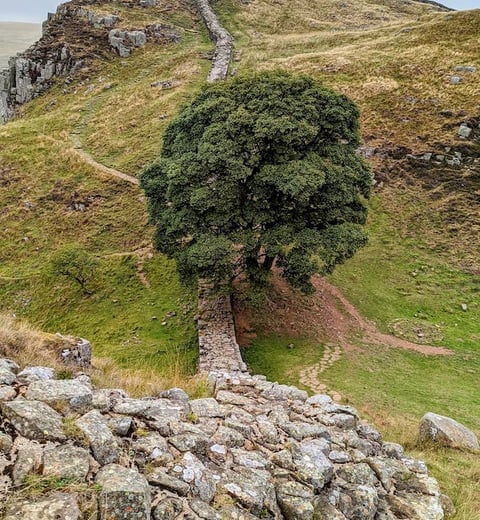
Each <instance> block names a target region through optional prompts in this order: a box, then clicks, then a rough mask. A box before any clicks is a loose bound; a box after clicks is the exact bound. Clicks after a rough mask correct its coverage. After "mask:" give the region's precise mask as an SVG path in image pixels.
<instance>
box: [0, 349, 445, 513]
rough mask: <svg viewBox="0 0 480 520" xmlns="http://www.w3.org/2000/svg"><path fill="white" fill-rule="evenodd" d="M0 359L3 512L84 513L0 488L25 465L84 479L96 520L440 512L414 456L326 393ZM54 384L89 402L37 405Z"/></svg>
mask: <svg viewBox="0 0 480 520" xmlns="http://www.w3.org/2000/svg"><path fill="white" fill-rule="evenodd" d="M234 359H236V357H235V358H234ZM0 367H3V368H4V369H6V370H10V371H11V373H12V374H13V376H14V381H12V383H11V384H9V385H6V386H8V388H10V389H11V391H12V393H13V399H11V400H10V401H7V402H3V403H2V404H1V420H0V425H1V426H0V473H1V475H0V477H1V480H0V483H1V484H2V488H0V495H1V496H2V500H4V501H5V502H8V504H9V507H8V511H7V512H6V516H5V518H6V519H8V520H13V519H16V518H28V519H31V520H36V519H39V520H40V519H42V520H49V519H56V520H57V519H61V520H76V519H77V518H81V515H82V514H83V515H86V512H85V511H83V510H82V508H83V507H85V506H84V504H83V502H81V501H79V500H78V499H77V496H76V495H75V493H74V491H75V487H73V488H71V487H69V488H68V493H58V492H56V493H55V492H52V493H50V494H48V493H47V494H45V495H43V496H42V497H40V498H36V499H35V500H34V501H32V500H25V498H24V497H22V498H19V497H17V498H16V495H11V494H10V491H9V490H10V489H11V486H12V485H13V484H15V486H16V489H17V490H18V489H21V488H22V486H26V484H24V479H25V477H26V476H27V475H29V474H32V473H33V474H36V475H38V477H46V478H47V477H48V478H55V479H63V481H65V482H66V483H67V484H68V485H69V486H83V487H81V488H79V489H81V490H85V487H86V488H87V490H88V491H89V493H91V494H93V495H97V501H96V504H97V505H96V508H97V514H98V518H100V519H102V520H107V519H108V520H110V519H116V520H121V519H124V520H127V519H128V520H131V519H133V518H138V519H145V520H148V519H150V518H153V519H154V520H155V519H157V520H158V519H169V518H173V519H174V518H178V517H179V515H180V513H181V512H183V513H182V514H184V518H190V519H192V520H195V519H197V520H198V519H212V520H216V519H218V520H221V519H222V518H237V519H239V518H244V519H251V520H254V519H255V518H258V519H260V518H262V519H267V520H268V519H269V520H274V519H275V520H277V519H278V520H281V519H286V520H314V519H316V518H323V519H327V520H334V519H338V520H345V519H352V520H354V519H358V520H360V519H361V520H364V519H371V520H378V519H387V520H395V519H404V518H409V519H412V520H413V519H416V520H441V519H442V518H443V511H442V501H441V494H440V491H439V489H438V485H437V483H436V481H435V480H434V479H433V478H431V477H429V476H428V474H427V472H426V468H425V465H424V464H423V463H421V462H420V461H416V460H414V459H411V458H409V457H408V456H405V455H404V453H403V450H402V448H401V446H398V445H395V444H392V443H383V442H382V441H381V438H380V435H379V434H378V432H376V431H375V430H374V429H373V428H372V427H370V426H368V425H366V424H364V423H363V422H362V421H361V419H360V418H359V417H358V415H357V413H356V411H355V410H354V409H353V408H351V407H349V406H342V405H338V404H335V403H333V402H332V401H331V399H330V398H329V397H328V396H326V395H317V396H312V397H308V395H307V394H306V392H303V391H301V390H298V389H297V388H295V387H291V386H287V385H279V384H277V383H272V382H269V381H266V379H265V377H263V376H251V375H249V374H248V373H246V372H238V371H237V372H230V371H224V370H217V371H214V372H210V373H209V374H208V384H209V387H210V389H211V392H212V397H208V398H203V399H195V400H189V399H188V397H187V396H186V394H185V393H184V392H182V391H180V390H179V389H172V390H171V391H165V392H163V393H162V396H163V397H160V398H158V397H150V398H143V399H132V398H129V397H127V395H126V394H125V392H122V391H121V390H107V389H102V390H96V389H94V388H93V389H92V391H91V392H90V393H88V392H87V391H86V390H85V389H87V390H88V389H89V388H90V387H91V384H89V381H88V380H87V379H88V378H87V376H82V382H81V383H79V382H78V381H76V380H73V381H71V382H69V381H63V380H62V381H57V380H55V379H48V380H40V381H33V382H29V381H25V380H22V381H21V382H20V380H18V379H17V374H16V372H17V373H18V372H19V370H18V369H19V367H17V366H15V365H14V364H12V363H11V362H9V361H8V360H0ZM33 372H35V371H33ZM21 373H22V372H21V371H20V374H21ZM65 383H70V384H67V385H65ZM45 385H47V387H45ZM25 387H26V388H25ZM57 387H58V392H59V395H60V394H62V392H63V394H62V395H63V396H64V397H66V398H67V399H68V398H70V399H72V397H71V396H72V395H73V398H75V397H76V396H77V397H78V392H77V390H81V396H84V395H89V396H90V398H87V399H86V400H85V401H82V410H81V411H80V412H79V411H78V409H75V408H72V407H71V406H57V408H58V409H59V410H60V411H59V412H57V411H55V410H53V409H52V408H51V407H50V406H49V405H48V404H47V403H52V392H53V389H54V388H57ZM92 394H93V395H94V396H96V398H95V399H91V396H92ZM31 396H34V397H35V400H32V399H30V397H31ZM98 396H101V399H100V398H99V397H98ZM26 398H27V399H26ZM42 400H45V401H42ZM52 404H53V405H54V406H56V405H57V404H58V403H57V402H54V403H52ZM99 405H100V408H97V406H99ZM81 413H83V415H80V414H81ZM2 457H3V458H2ZM2 460H4V463H3V464H2ZM26 489H27V490H28V486H26ZM72 489H73V491H72ZM91 504H92V501H90V506H89V507H91ZM88 514H91V511H89V512H88ZM62 515H63V516H62Z"/></svg>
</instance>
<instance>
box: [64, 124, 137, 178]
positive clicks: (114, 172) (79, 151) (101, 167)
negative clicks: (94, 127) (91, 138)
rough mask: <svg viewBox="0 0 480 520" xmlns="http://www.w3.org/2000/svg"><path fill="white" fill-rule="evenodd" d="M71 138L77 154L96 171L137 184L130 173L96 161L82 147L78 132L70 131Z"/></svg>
mask: <svg viewBox="0 0 480 520" xmlns="http://www.w3.org/2000/svg"><path fill="white" fill-rule="evenodd" d="M71 140H72V144H73V149H74V150H75V152H76V153H77V155H79V156H80V157H81V158H82V159H83V160H84V161H85V162H86V163H87V164H90V166H93V167H94V168H95V169H96V170H97V171H99V172H102V173H105V174H107V175H109V176H111V177H117V178H118V179H122V180H124V181H127V182H129V183H130V184H135V185H137V186H138V184H139V182H138V179H137V178H136V177H132V176H131V175H128V174H126V173H123V172H120V171H118V170H115V169H114V168H109V167H108V166H105V165H104V164H101V163H99V162H97V161H96V160H95V159H94V158H93V157H92V156H91V155H90V154H89V153H88V152H87V151H86V150H85V149H84V148H83V144H82V141H81V139H80V134H79V133H76V132H74V133H72V134H71Z"/></svg>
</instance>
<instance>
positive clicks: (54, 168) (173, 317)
mask: <svg viewBox="0 0 480 520" xmlns="http://www.w3.org/2000/svg"><path fill="white" fill-rule="evenodd" d="M108 7H109V9H110V12H112V11H111V9H116V6H115V5H111V4H109V6H108ZM118 9H120V10H121V6H118ZM172 9H175V11H174V16H173V19H170V18H168V13H170V12H172V11H171V10H172ZM165 13H166V14H165ZM127 15H128V16H127ZM165 16H167V18H165ZM138 17H142V22H143V23H165V22H166V21H168V20H170V23H174V24H175V25H176V27H177V30H178V31H179V33H180V34H181V36H182V40H181V42H180V43H178V44H168V45H165V44H163V45H160V44H159V45H154V44H149V45H147V46H146V47H145V48H144V49H142V50H138V51H136V53H134V55H133V56H132V57H131V58H129V59H124V60H120V59H119V58H115V56H114V55H113V54H112V58H111V59H110V60H108V61H105V60H101V61H100V60H97V61H93V62H92V63H91V64H90V66H89V69H88V72H87V73H83V74H81V75H80V76H78V77H77V78H76V79H75V81H74V82H73V83H72V84H70V85H68V86H67V87H66V86H65V85H64V84H63V82H61V81H59V82H58V84H57V85H56V86H55V87H54V88H53V89H52V90H51V91H50V92H48V93H47V94H46V95H44V96H41V97H40V98H38V99H37V100H35V101H34V102H32V103H30V104H29V105H26V106H24V107H22V110H21V111H20V114H19V118H18V119H17V120H16V121H12V122H10V123H9V124H8V125H6V126H3V127H0V150H1V161H0V184H1V186H2V189H1V190H0V206H1V208H2V211H1V212H0V221H1V225H0V229H1V231H0V240H1V243H2V249H1V251H0V294H1V302H2V303H1V311H2V312H4V313H7V314H10V315H11V314H15V315H16V316H17V317H21V318H28V319H29V320H30V321H31V322H32V323H33V324H35V325H36V326H39V327H41V328H42V329H44V330H46V331H49V332H57V331H58V332H61V333H68V334H74V335H80V336H83V337H86V338H89V339H90V340H92V343H93V346H94V353H95V355H96V356H97V365H102V366H103V365H104V364H105V363H107V361H104V359H112V360H113V361H114V363H115V364H116V366H117V367H119V368H120V369H123V370H124V371H125V373H126V374H127V376H128V375H129V374H130V376H131V375H132V371H133V370H134V369H140V370H143V371H144V373H145V376H144V379H145V381H144V384H143V387H142V385H137V386H138V388H137V391H138V392H145V391H149V390H151V387H152V388H153V387H155V388H158V387H161V386H162V385H163V386H165V385H171V384H177V385H178V384H180V382H181V381H182V380H185V378H186V377H187V376H189V375H191V374H193V373H194V371H195V360H196V355H197V353H196V333H195V328H194V322H193V320H192V316H193V313H194V311H195V294H194V293H192V292H191V291H190V290H188V289H185V288H182V287H180V285H179V282H178V279H177V276H176V272H175V267H174V265H173V264H172V263H171V262H168V261H167V260H166V259H165V258H163V257H162V256H160V255H157V254H154V253H153V251H152V250H151V248H150V247H149V244H150V237H151V233H152V229H151V228H150V226H149V225H148V219H147V215H146V212H145V201H144V198H143V195H142V192H141V191H140V190H139V188H138V187H137V186H134V185H131V184H129V183H127V182H124V181H122V180H118V179H115V178H112V177H110V176H108V175H106V174H104V173H102V172H99V171H97V170H96V169H95V168H94V167H92V166H90V165H89V164H87V163H86V162H85V161H84V160H83V159H82V157H81V156H80V155H79V154H78V153H77V151H76V150H75V148H74V146H73V144H72V139H71V137H72V133H74V132H75V133H77V132H80V134H81V135H80V137H81V139H82V140H84V143H85V147H86V148H89V146H88V145H89V143H90V142H91V143H95V146H93V144H92V146H91V147H90V149H89V150H88V151H91V152H92V153H94V154H95V155H97V158H98V159H99V160H102V161H104V162H105V163H106V164H109V163H112V164H114V165H115V166H117V167H118V166H119V165H120V167H122V168H124V169H125V171H126V172H130V173H132V174H134V175H136V174H137V173H138V170H139V169H140V168H141V167H142V166H144V165H145V164H147V163H148V162H150V161H151V160H152V159H153V158H154V157H155V156H156V155H157V154H158V153H159V150H160V146H161V137H162V131H163V128H164V127H165V126H166V124H167V123H168V119H169V118H170V117H171V116H172V114H174V112H175V110H176V107H177V105H178V104H179V103H181V102H182V101H183V100H184V99H185V98H186V96H189V95H191V93H192V92H194V91H195V90H196V89H197V88H198V87H199V86H200V85H201V84H202V83H203V81H204V80H205V77H206V74H207V71H208V65H209V62H208V61H207V60H202V59H199V58H198V56H199V55H202V54H203V53H205V52H206V51H208V50H209V49H210V43H209V41H208V37H207V35H206V34H205V32H204V30H203V27H202V25H201V24H199V20H198V18H197V16H196V14H195V13H194V12H192V10H191V8H190V6H189V5H188V4H185V3H182V2H178V3H177V4H175V5H174V6H173V7H172V5H171V4H169V6H168V8H167V9H165V6H163V8H162V6H160V7H158V8H149V9H144V8H136V9H130V10H128V11H126V12H125V13H124V14H123V17H122V23H124V24H125V26H126V27H131V26H132V24H134V23H136V21H137V19H136V18H138ZM170 78H173V79H174V81H175V85H176V86H175V88H174V89H171V90H161V89H160V88H155V87H151V86H150V85H151V83H152V82H154V81H156V80H162V79H170ZM65 89H66V90H65ZM165 112H168V117H164V118H162V119H161V118H159V116H160V115H161V114H163V113H165ZM97 131H98V132H99V133H98V134H95V135H93V134H94V133H95V132H97ZM110 156H112V157H111V159H110V160H109V159H108V158H109V157H110ZM73 243H75V244H78V245H80V246H82V247H84V248H85V249H86V250H87V251H88V252H90V253H91V254H93V255H95V256H96V257H97V258H98V259H99V262H100V266H99V269H98V272H97V273H96V276H95V280H94V294H93V295H92V296H86V295H84V294H83V293H82V291H81V290H80V288H79V287H77V286H76V285H75V283H74V282H72V281H71V280H68V279H64V278H61V277H53V276H52V275H51V274H50V273H49V266H50V264H51V258H52V255H54V253H55V251H56V250H58V249H59V248H61V247H63V246H65V245H69V244H73ZM100 358H101V359H100ZM107 364H108V363H107ZM152 373H154V374H155V375H156V377H157V378H159V379H158V380H156V381H155V378H153V377H152ZM130 376H129V377H130Z"/></svg>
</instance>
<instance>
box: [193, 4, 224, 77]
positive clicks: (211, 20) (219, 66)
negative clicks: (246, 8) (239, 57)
mask: <svg viewBox="0 0 480 520" xmlns="http://www.w3.org/2000/svg"><path fill="white" fill-rule="evenodd" d="M196 4H197V6H198V10H199V11H200V15H201V16H202V19H203V21H204V23H205V25H206V26H207V29H208V33H209V35H210V39H211V40H212V41H213V42H214V43H215V54H214V56H213V61H212V67H211V68H210V72H209V74H208V81H209V82H211V83H212V82H214V81H219V80H222V79H225V78H226V77H227V74H228V67H229V66H230V62H231V61H232V53H233V37H232V35H231V34H230V33H229V32H228V31H227V30H226V29H224V28H223V27H222V26H221V25H220V22H219V21H218V18H217V15H216V14H215V12H214V11H213V9H212V8H211V6H210V3H209V1H208V0H196Z"/></svg>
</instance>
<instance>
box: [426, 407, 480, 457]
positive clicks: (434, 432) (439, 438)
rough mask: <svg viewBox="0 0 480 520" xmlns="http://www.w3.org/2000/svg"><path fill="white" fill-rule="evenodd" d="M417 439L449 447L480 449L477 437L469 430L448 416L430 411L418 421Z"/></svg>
mask: <svg viewBox="0 0 480 520" xmlns="http://www.w3.org/2000/svg"><path fill="white" fill-rule="evenodd" d="M419 439H420V441H421V442H433V443H435V444H439V445H442V446H448V447H450V448H461V449H467V450H478V449H480V445H479V444H478V439H477V437H476V435H475V434H474V433H473V432H472V431H471V430H469V429H468V428H467V427H465V426H463V424H460V423H459V422H457V421H455V420H453V419H451V418H450V417H445V416H443V415H437V414H435V413H432V412H428V413H426V414H425V415H424V416H423V417H422V419H421V421H420V427H419Z"/></svg>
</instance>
